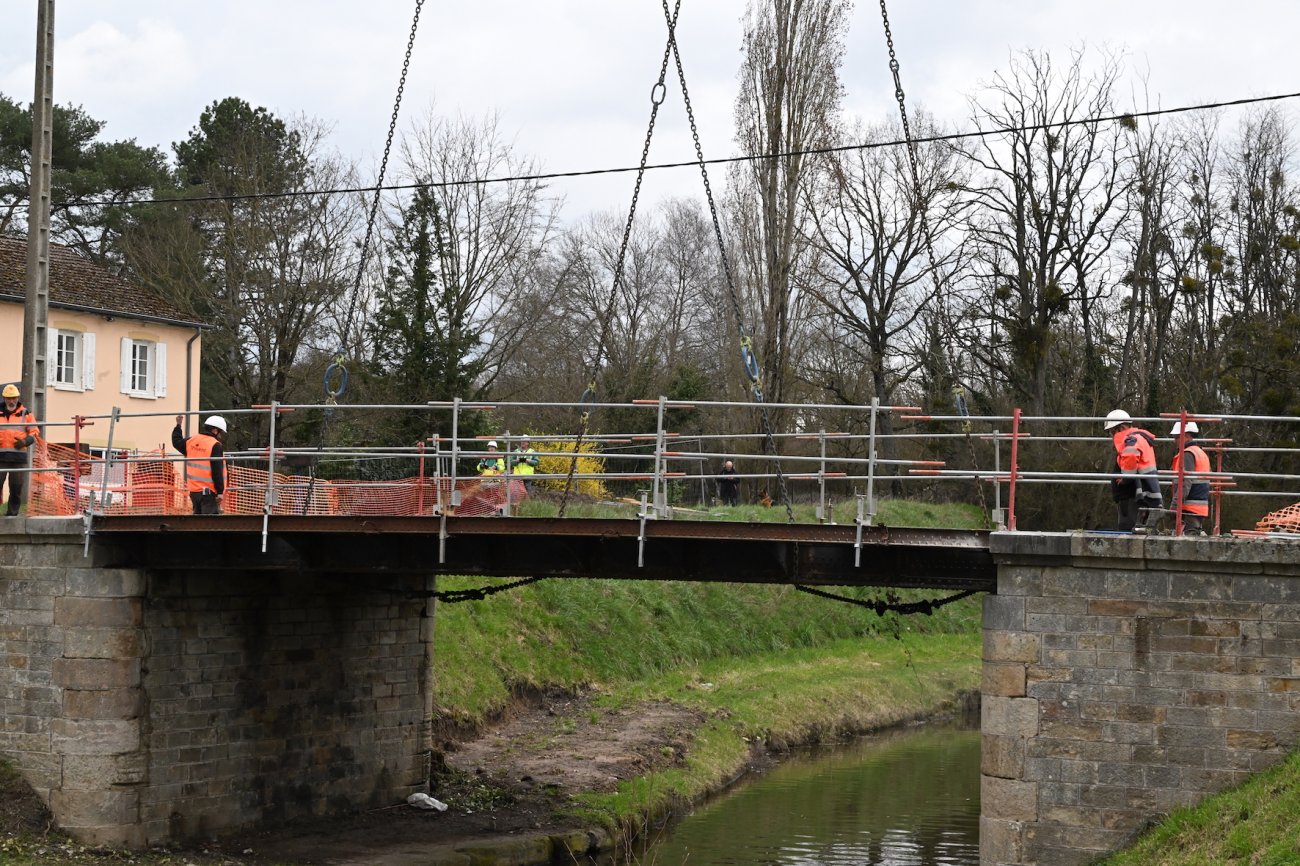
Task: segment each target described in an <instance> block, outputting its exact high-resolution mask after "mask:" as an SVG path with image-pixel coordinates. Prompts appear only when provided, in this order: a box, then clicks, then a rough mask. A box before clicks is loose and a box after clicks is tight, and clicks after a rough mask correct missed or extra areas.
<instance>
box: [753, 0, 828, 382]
mask: <svg viewBox="0 0 1300 866" xmlns="http://www.w3.org/2000/svg"><path fill="white" fill-rule="evenodd" d="M848 13H849V3H848V2H846V0H751V3H750V6H749V10H748V13H747V15H746V20H745V41H744V49H743V50H744V59H743V60H742V62H741V68H740V94H739V96H738V97H737V99H736V134H737V140H738V141H739V142H740V147H741V151H742V152H743V153H745V154H747V155H749V156H754V157H760V158H758V159H754V160H751V161H749V162H746V163H742V164H741V165H740V166H739V167H737V168H736V169H735V170H734V171H733V173H732V184H731V187H732V190H731V191H732V207H731V212H732V214H733V215H734V217H735V218H736V221H735V228H736V239H737V249H738V250H739V251H740V254H741V261H740V263H739V264H740V268H739V271H740V275H741V277H742V279H743V280H744V281H745V283H746V286H745V288H746V290H747V295H748V296H749V298H750V299H751V301H752V302H753V303H754V304H755V306H756V309H757V311H758V328H757V329H756V337H757V340H756V343H757V347H758V353H759V356H760V360H761V362H762V365H763V380H764V383H765V386H766V389H767V394H768V396H769V398H770V399H771V400H773V401H781V400H783V399H785V397H786V390H787V386H788V384H789V382H790V381H791V378H790V369H791V366H792V364H793V362H794V359H795V357H796V356H797V354H798V351H797V350H796V348H795V347H794V346H793V345H792V343H793V341H794V340H795V335H796V333H797V332H798V330H799V326H800V324H801V323H800V322H798V321H797V320H796V319H797V315H798V312H799V311H798V308H797V297H796V296H797V290H798V280H797V277H796V274H797V271H798V269H799V268H800V266H801V264H802V261H801V259H802V256H803V253H804V251H805V249H806V237H807V233H806V232H804V231H802V230H801V228H802V227H801V223H802V222H803V221H804V220H806V218H807V215H806V213H804V211H803V209H802V207H801V205H800V200H799V190H800V186H801V184H802V183H803V181H804V179H805V178H806V175H807V172H808V160H807V158H806V157H805V156H804V155H802V153H801V152H802V151H806V150H809V149H815V148H820V147H823V146H825V145H827V144H829V143H831V142H832V141H833V140H834V137H835V125H836V114H837V111H838V109H839V105H840V99H841V96H842V87H841V85H840V79H839V68H840V63H841V61H842V58H843V54H844V40H845V36H846V33H847V28H848Z"/></svg>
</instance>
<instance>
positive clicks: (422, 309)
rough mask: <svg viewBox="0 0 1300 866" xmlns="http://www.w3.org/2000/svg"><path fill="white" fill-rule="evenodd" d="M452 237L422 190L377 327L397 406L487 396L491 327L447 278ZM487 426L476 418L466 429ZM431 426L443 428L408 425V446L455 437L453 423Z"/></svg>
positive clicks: (393, 252) (406, 212)
mask: <svg viewBox="0 0 1300 866" xmlns="http://www.w3.org/2000/svg"><path fill="white" fill-rule="evenodd" d="M445 235H446V232H445V231H444V227H443V225H442V215H441V213H440V212H439V209H438V202H437V200H436V199H435V197H434V195H433V194H432V192H431V191H430V190H429V188H427V187H421V188H418V189H416V191H415V193H414V195H413V196H412V198H411V202H410V204H409V205H407V206H406V207H405V208H403V209H402V221H401V224H400V225H399V226H398V227H397V229H396V231H395V234H394V236H393V238H392V240H391V242H390V243H389V244H388V249H387V253H388V274H387V278H386V279H385V280H384V284H383V287H382V289H380V291H379V294H378V299H377V301H378V304H377V309H376V310H375V313H374V317H373V318H372V320H371V321H370V324H369V327H370V331H371V339H372V340H373V344H374V358H375V366H376V367H377V370H378V372H379V373H380V374H381V375H382V376H384V377H385V379H384V383H385V384H384V387H383V392H384V393H385V394H386V395H387V397H388V398H389V399H391V400H393V401H395V402H397V403H406V404H415V403H423V402H426V401H429V400H451V399H453V398H455V397H461V398H463V399H467V400H477V399H480V398H481V397H482V396H483V394H484V392H485V388H484V385H483V381H482V377H483V371H484V369H485V366H486V363H487V359H486V357H485V356H484V355H483V354H482V352H481V348H482V345H483V337H484V335H483V326H484V322H483V321H482V320H475V319H474V318H472V317H471V316H470V310H469V309H468V307H467V306H466V304H465V303H464V296H463V295H461V294H459V293H457V292H456V291H455V286H454V285H451V284H448V283H447V282H445V281H444V280H443V278H442V274H443V273H444V271H445V268H444V267H443V265H442V261H443V259H444V257H445V256H446V253H447V250H446V249H445V247H443V245H442V238H444V237H445ZM481 418H482V415H481V413H470V414H468V415H466V416H464V418H462V424H465V423H471V424H472V423H473V421H475V420H476V419H481ZM431 419H432V420H433V421H434V422H437V421H438V420H440V419H439V418H437V417H435V416H433V415H430V413H427V412H420V413H416V414H414V415H411V416H408V417H406V418H405V419H404V420H403V421H402V422H401V430H400V435H401V438H402V441H406V442H413V441H420V440H422V439H424V437H426V436H429V435H431V434H432V433H435V432H436V433H438V434H441V435H446V434H449V433H450V432H451V431H450V424H449V422H444V423H442V424H440V425H435V426H434V427H433V428H432V429H431V428H430V423H431ZM462 432H467V433H469V434H470V435H472V434H473V432H474V431H473V430H467V429H465V428H462Z"/></svg>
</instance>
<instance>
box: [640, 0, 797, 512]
mask: <svg viewBox="0 0 1300 866" xmlns="http://www.w3.org/2000/svg"><path fill="white" fill-rule="evenodd" d="M679 3H680V0H679ZM663 7H664V16H665V17H666V18H668V47H669V49H670V50H671V51H672V55H673V60H674V62H675V63H676V66H677V80H678V81H679V82H681V85H682V101H683V102H684V103H685V105H686V119H687V120H688V121H689V122H690V125H691V140H692V141H693V142H694V143H695V159H696V161H697V162H698V163H699V165H700V177H701V178H702V179H703V180H704V197H705V199H706V200H707V201H708V203H709V216H710V217H712V219H713V234H714V236H715V237H716V238H717V240H718V255H719V258H720V259H721V260H722V272H723V275H724V277H725V278H726V282H727V295H728V298H729V299H730V300H731V309H732V312H733V313H735V316H736V330H737V332H738V333H739V336H740V358H741V361H742V362H743V365H744V370H745V376H746V377H747V378H748V379H749V383H750V384H749V392H750V396H751V397H752V398H753V400H754V403H756V404H757V405H758V407H759V412H760V415H761V417H762V422H763V447H764V449H765V450H767V452H768V453H770V454H771V455H772V460H773V461H774V465H775V467H776V480H777V486H778V493H779V495H780V497H781V504H782V505H784V506H785V516H786V520H787V521H788V522H790V523H794V507H793V506H792V505H791V504H790V491H789V489H788V488H787V486H786V480H785V473H784V472H782V471H781V455H780V453H779V452H778V450H777V447H776V436H775V435H773V432H772V419H771V416H770V415H769V414H768V411H767V404H766V403H765V402H764V396H763V378H762V371H761V369H760V367H759V364H758V356H757V355H756V354H755V353H754V341H753V339H752V337H750V335H749V333H748V331H746V329H745V316H744V312H743V311H742V310H741V306H740V296H739V294H738V293H737V291H736V283H735V280H734V278H733V277H732V274H731V262H730V260H729V259H728V258H727V246H726V244H725V243H724V242H723V240H722V223H721V222H720V221H719V220H718V206H717V204H716V203H715V202H714V200H713V186H712V184H710V183H709V171H708V168H707V165H706V164H705V162H704V149H703V148H702V147H701V146H700V131H699V128H698V127H697V126H696V124H695V109H694V108H693V107H692V106H691V93H690V90H689V89H688V88H687V87H686V71H685V70H684V69H683V67H682V55H681V52H680V51H678V48H677V35H676V32H675V25H676V19H677V16H676V13H675V12H674V13H673V14H672V15H671V16H670V15H669V12H668V0H663Z"/></svg>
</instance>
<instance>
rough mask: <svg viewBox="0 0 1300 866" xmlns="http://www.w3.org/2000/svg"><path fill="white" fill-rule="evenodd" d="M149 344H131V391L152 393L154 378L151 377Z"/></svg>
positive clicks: (151, 347) (150, 348)
mask: <svg viewBox="0 0 1300 866" xmlns="http://www.w3.org/2000/svg"><path fill="white" fill-rule="evenodd" d="M152 349H153V346H152V345H150V344H149V343H136V342H133V343H131V390H132V391H152V390H153V377H151V376H150V375H149V373H150V370H149V355H150V350H152Z"/></svg>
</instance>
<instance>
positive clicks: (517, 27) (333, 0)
mask: <svg viewBox="0 0 1300 866" xmlns="http://www.w3.org/2000/svg"><path fill="white" fill-rule="evenodd" d="M3 5H4V13H5V14H4V19H3V27H0V92H3V93H4V94H5V95H7V96H10V97H12V98H16V99H20V100H22V101H24V102H26V101H29V100H30V99H31V94H32V81H33V54H34V44H35V21H36V12H35V9H36V2H35V0H5V2H4V4H3ZM744 7H745V0H683V2H682V11H681V19H680V23H679V30H678V37H679V43H680V45H681V49H682V54H683V61H684V63H685V66H686V75H687V81H688V84H690V87H691V95H692V102H693V105H694V107H695V111H696V116H697V118H698V119H699V121H700V137H701V141H702V143H703V146H704V150H705V156H706V157H720V156H728V155H731V154H733V153H734V144H733V141H732V128H733V123H734V121H733V104H734V100H735V95H736V89H737V83H736V82H737V78H736V70H737V68H738V65H739V61H740V41H741V17H742V13H743V11H744ZM413 8H414V2H413V0H220V2H197V0H196V2H186V0H112V2H108V0H59V2H58V3H57V10H58V12H57V22H56V31H55V45H56V47H55V75H54V92H55V99H56V101H57V102H59V103H60V104H66V103H75V104H79V105H82V106H84V107H85V109H86V110H87V111H88V112H89V113H90V114H91V115H92V116H94V117H96V118H98V119H101V120H104V121H107V122H108V126H107V128H106V129H105V131H104V136H105V137H106V138H108V139H120V138H134V139H136V140H137V141H139V142H140V143H141V144H151V145H158V146H161V147H163V148H164V149H165V150H168V151H170V145H171V143H172V142H175V141H178V140H180V139H182V138H184V137H185V135H186V133H187V132H188V130H189V129H190V128H192V127H193V126H194V125H195V123H196V121H197V119H198V116H199V113H200V112H201V111H202V110H203V108H204V107H205V106H207V105H209V104H211V103H212V102H213V101H215V100H218V99H221V98H224V97H226V96H240V97H243V98H244V99H246V100H248V101H249V102H250V103H252V104H254V105H255V106H266V107H267V108H269V109H271V110H272V111H274V112H276V113H278V114H281V115H283V116H289V115H296V114H305V115H308V116H310V117H314V118H318V119H320V120H323V121H325V122H326V123H327V124H329V125H330V127H331V128H332V130H333V132H332V136H331V142H332V144H333V145H334V147H336V148H337V149H338V150H339V151H340V152H342V153H343V154H345V155H346V156H349V157H351V158H354V159H356V160H357V161H358V163H359V164H360V165H361V166H362V169H363V176H364V175H369V174H370V173H371V172H372V170H373V167H374V166H375V165H377V163H378V156H379V154H380V152H381V151H382V148H383V140H384V134H385V132H386V130H387V126H388V118H389V115H390V112H391V110H392V102H393V96H394V91H395V89H396V84H397V77H398V73H399V71H400V67H401V58H402V52H403V50H404V48H405V44H406V37H407V33H408V31H409V28H410V18H411V13H412V10H413ZM891 18H892V23H893V30H894V41H895V45H896V47H897V50H898V58H899V61H900V63H901V64H902V76H903V85H904V88H905V89H906V91H907V94H908V99H909V101H910V102H911V104H912V106H913V107H915V106H918V105H923V106H925V107H926V108H927V109H928V110H929V111H931V112H932V113H933V114H935V115H936V116H937V118H938V119H939V120H940V122H942V123H946V124H947V125H949V126H952V127H965V126H967V125H968V124H967V121H966V118H967V112H968V109H967V101H966V100H967V97H968V96H969V95H970V94H972V93H974V92H976V91H977V90H978V89H979V87H980V85H981V83H982V82H986V81H988V80H989V78H990V77H991V76H992V74H993V73H994V71H995V70H997V69H999V68H1005V67H1006V64H1007V58H1008V56H1009V54H1010V53H1011V52H1013V51H1017V50H1020V49H1023V48H1038V49H1045V50H1048V51H1050V52H1052V53H1053V54H1054V55H1061V56H1064V55H1065V53H1066V52H1067V51H1068V50H1069V49H1070V48H1071V47H1074V46H1078V45H1080V44H1081V43H1083V42H1087V43H1088V44H1089V45H1108V46H1110V47H1112V48H1115V49H1122V50H1124V51H1125V52H1126V55H1127V60H1128V65H1129V69H1130V72H1131V75H1130V81H1131V82H1132V83H1131V86H1129V87H1127V88H1126V91H1125V95H1126V96H1127V95H1128V93H1130V92H1132V93H1134V94H1135V98H1136V94H1137V92H1138V91H1140V89H1141V88H1142V85H1141V83H1140V77H1141V76H1142V75H1145V76H1146V78H1147V81H1148V82H1149V84H1148V85H1147V88H1148V89H1149V91H1150V93H1151V95H1152V98H1153V101H1157V102H1159V103H1160V104H1161V105H1163V106H1165V107H1173V106H1178V105H1184V104H1190V103H1197V102H1210V101H1220V100H1227V99H1234V98H1240V97H1246V96H1260V95H1267V94H1274V93H1289V92H1296V91H1300V68H1298V67H1297V65H1296V63H1295V44H1296V39H1297V34H1298V33H1300V2H1296V0H1238V2H1236V3H1232V4H1225V3H1223V2H1221V0H1216V2H1211V0H1177V2H1175V0H894V2H893V4H892V7H891ZM664 37H665V29H664V23H663V18H662V9H661V6H660V5H659V3H658V2H657V0H496V2H491V3H487V2H474V3H465V2H458V3H450V2H446V0H426V2H425V4H424V12H423V15H422V18H421V21H420V30H419V34H418V36H417V39H416V45H415V53H414V57H413V60H412V63H411V71H410V76H409V78H408V82H407V87H406V96H405V99H404V102H403V105H402V117H403V120H404V121H407V122H409V121H410V119H411V118H413V117H416V116H418V115H420V114H423V113H426V112H428V111H429V110H431V107H436V110H438V111H440V112H443V113H448V114H454V113H457V112H461V113H465V114H470V115H483V114H485V113H488V112H491V111H497V112H499V113H500V117H501V128H502V129H503V130H505V131H506V132H507V133H508V134H510V135H511V136H513V138H514V140H515V142H516V145H517V147H518V148H519V149H520V151H521V152H524V153H528V154H531V155H533V156H535V157H536V158H537V159H539V160H540V161H541V163H542V165H543V167H544V168H545V169H546V170H549V171H567V170H575V169H583V168H594V167H611V166H619V165H635V164H636V162H637V159H638V157H639V155H640V149H641V142H642V139H643V137H644V135H645V125H646V120H647V117H648V112H649V92H650V86H651V85H652V84H653V82H654V80H655V77H656V75H657V74H658V70H659V62H660V58H661V57H662V53H663V47H664ZM843 78H844V85H845V89H846V92H847V97H846V106H845V107H846V108H847V109H848V110H849V111H851V112H853V113H854V114H857V115H860V116H862V117H864V118H866V119H867V120H869V121H872V122H876V121H883V120H886V119H889V118H892V117H893V116H895V112H896V107H895V104H894V101H893V85H892V82H891V80H890V78H889V71H888V67H887V56H886V53H885V48H884V38H883V34H882V30H881V23H880V18H879V9H878V6H877V4H875V3H874V2H870V0H860V2H859V3H858V8H857V10H856V11H855V13H854V15H853V20H852V28H851V31H850V34H849V39H848V46H847V56H846V59H845V68H844V71H843ZM1137 101H1138V102H1139V103H1143V102H1145V97H1143V98H1139V99H1137ZM1287 105H1288V108H1287V111H1288V112H1289V113H1290V115H1291V116H1295V112H1296V109H1297V108H1300V106H1295V105H1292V104H1290V103H1288V104H1287ZM692 156H693V152H692V146H691V142H690V137H689V130H688V127H687V125H686V120H685V113H684V111H683V108H682V104H681V100H680V98H678V97H677V95H676V94H675V92H674V90H673V88H670V97H669V99H668V101H667V102H666V103H665V105H664V108H663V109H661V112H660V119H659V122H658V126H657V128H656V134H655V144H654V147H653V148H652V150H651V160H652V161H658V162H668V161H677V160H683V159H690V158H692ZM631 187H632V176H631V175H621V176H615V177H612V178H610V177H607V178H603V179H573V180H563V181H558V182H556V185H555V189H556V190H557V191H558V192H560V193H561V194H563V195H564V196H565V198H566V200H567V202H568V205H567V206H566V209H565V213H566V216H567V217H568V218H570V219H572V218H576V217H577V216H579V215H581V214H582V213H584V212H585V211H588V210H592V209H597V208H613V209H615V210H626V207H627V202H628V198H629V196H630V194H631ZM698 191H699V177H698V174H697V173H695V172H692V171H690V170H676V171H664V172H658V173H655V174H653V175H651V176H650V177H649V178H648V179H647V180H646V185H645V187H644V193H643V194H644V195H646V196H648V197H650V198H651V199H656V198H660V197H662V196H664V195H669V194H696V193H697V192H698Z"/></svg>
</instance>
